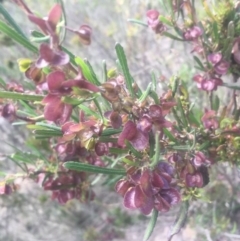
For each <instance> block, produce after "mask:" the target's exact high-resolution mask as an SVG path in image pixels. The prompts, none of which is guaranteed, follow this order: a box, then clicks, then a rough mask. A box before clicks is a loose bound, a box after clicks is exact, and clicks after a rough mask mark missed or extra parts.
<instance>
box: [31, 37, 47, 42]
mask: <svg viewBox="0 0 240 241" xmlns="http://www.w3.org/2000/svg"><path fill="white" fill-rule="evenodd" d="M49 40H50V36H44V37H30V41H31V42H35V43H47V42H48V41H49Z"/></svg>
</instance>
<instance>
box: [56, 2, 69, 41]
mask: <svg viewBox="0 0 240 241" xmlns="http://www.w3.org/2000/svg"><path fill="white" fill-rule="evenodd" d="M55 1H56V2H57V3H59V4H60V5H61V8H62V16H61V20H62V22H63V27H62V28H61V31H60V34H59V40H60V44H61V43H62V42H63V41H64V39H65V37H66V28H65V27H64V26H67V16H66V11H65V7H64V3H63V1H62V0H55Z"/></svg>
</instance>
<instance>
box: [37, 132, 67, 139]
mask: <svg viewBox="0 0 240 241" xmlns="http://www.w3.org/2000/svg"><path fill="white" fill-rule="evenodd" d="M34 134H36V135H39V136H46V138H48V137H54V136H62V132H59V131H55V130H35V131H34Z"/></svg>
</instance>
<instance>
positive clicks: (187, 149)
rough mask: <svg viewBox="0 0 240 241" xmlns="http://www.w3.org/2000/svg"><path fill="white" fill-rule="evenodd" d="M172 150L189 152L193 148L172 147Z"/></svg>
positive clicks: (187, 146)
mask: <svg viewBox="0 0 240 241" xmlns="http://www.w3.org/2000/svg"><path fill="white" fill-rule="evenodd" d="M171 148H172V149H174V150H177V151H189V150H190V149H191V146H189V145H185V146H175V145H174V146H171Z"/></svg>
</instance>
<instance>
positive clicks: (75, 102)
mask: <svg viewBox="0 0 240 241" xmlns="http://www.w3.org/2000/svg"><path fill="white" fill-rule="evenodd" d="M93 99H94V98H90V99H77V98H72V97H69V96H64V97H62V98H61V100H62V102H64V103H66V104H70V105H74V106H76V105H80V104H82V103H84V102H86V101H89V100H93Z"/></svg>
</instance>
